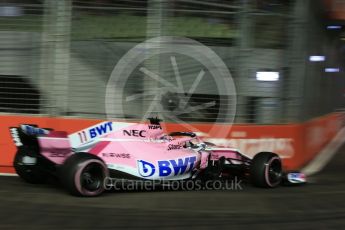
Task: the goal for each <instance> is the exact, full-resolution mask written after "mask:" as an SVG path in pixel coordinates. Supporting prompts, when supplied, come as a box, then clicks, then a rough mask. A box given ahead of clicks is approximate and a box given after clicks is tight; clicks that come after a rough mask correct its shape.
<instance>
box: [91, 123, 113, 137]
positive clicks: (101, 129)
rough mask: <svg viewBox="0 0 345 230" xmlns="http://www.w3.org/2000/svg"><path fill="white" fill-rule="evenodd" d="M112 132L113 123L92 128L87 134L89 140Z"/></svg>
mask: <svg viewBox="0 0 345 230" xmlns="http://www.w3.org/2000/svg"><path fill="white" fill-rule="evenodd" d="M111 131H113V122H111V121H110V122H107V123H105V124H101V125H99V126H97V127H95V128H92V129H90V130H89V134H90V137H91V138H94V137H97V136H101V135H103V134H106V133H108V132H111Z"/></svg>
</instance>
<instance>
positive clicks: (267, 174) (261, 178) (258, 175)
mask: <svg viewBox="0 0 345 230" xmlns="http://www.w3.org/2000/svg"><path fill="white" fill-rule="evenodd" d="M282 174H283V173H282V162H281V159H280V157H279V156H278V155H277V154H275V153H270V152H261V153H258V154H256V155H255V156H254V158H253V160H252V163H251V167H250V177H251V181H252V183H253V184H254V185H255V186H258V187H264V188H274V187H277V186H278V185H279V184H280V183H281V181H282Z"/></svg>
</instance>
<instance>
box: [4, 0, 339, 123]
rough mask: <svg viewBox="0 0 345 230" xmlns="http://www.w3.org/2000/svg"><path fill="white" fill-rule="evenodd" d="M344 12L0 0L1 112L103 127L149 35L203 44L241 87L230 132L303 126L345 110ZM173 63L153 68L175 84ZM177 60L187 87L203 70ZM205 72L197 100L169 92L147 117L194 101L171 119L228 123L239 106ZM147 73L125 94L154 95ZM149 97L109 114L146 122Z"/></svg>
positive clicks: (222, 0) (244, 3)
mask: <svg viewBox="0 0 345 230" xmlns="http://www.w3.org/2000/svg"><path fill="white" fill-rule="evenodd" d="M344 5H345V4H344V1H339V0H337V1H336V0H334V1H326V0H313V1H311V0H205V1H196V0H170V1H167V0H126V1H125V0H123V1H122V0H93V1H91V0H89V1H88V0H73V1H72V0H59V1H55V0H0V87H1V90H0V112H3V113H19V114H44V115H52V116H77V117H85V118H100V119H104V118H106V114H105V89H106V85H107V83H108V80H109V77H110V76H111V73H112V71H113V69H114V66H115V65H116V63H117V62H118V61H119V60H120V59H121V57H122V56H123V55H124V54H126V53H127V52H128V51H129V50H130V49H131V48H132V47H134V46H135V45H137V44H139V43H141V42H143V41H145V40H147V39H149V38H153V37H157V36H181V37H187V38H191V39H194V40H196V41H198V42H200V43H202V44H203V45H206V46H208V47H209V48H211V49H212V50H213V51H214V52H215V53H216V54H217V55H218V56H219V57H220V58H221V59H222V60H223V62H224V63H225V64H226V65H227V67H228V69H229V71H230V72H231V75H232V78H233V80H234V83H235V86H236V94H237V98H236V99H237V106H236V108H237V111H236V117H235V123H255V124H281V123H296V122H302V121H305V120H308V119H310V118H313V117H317V116H321V115H323V114H328V113H330V112H334V111H336V110H339V109H341V108H342V107H344V95H345V78H344V67H345V66H344V58H345V30H344V26H343V25H345V23H344V22H345V9H344V8H345V7H344ZM342 10H344V11H342ZM170 61H171V60H169V57H164V56H160V57H159V58H155V59H154V60H151V61H147V62H146V65H151V67H152V66H154V70H152V71H153V72H155V73H156V74H158V75H159V76H160V77H161V78H164V79H166V80H167V81H169V82H171V83H173V84H175V83H174V81H175V78H174V77H173V76H174V70H173V68H172V67H171V62H170ZM176 62H177V66H178V69H179V74H180V76H181V78H182V82H183V85H184V87H185V89H190V88H191V87H192V85H193V82H195V79H196V77H197V74H198V72H199V71H200V68H201V67H202V66H200V63H198V62H196V61H195V60H191V59H190V58H189V57H186V56H183V55H180V56H176ZM147 63H148V64H147ZM207 74H208V73H206V74H205V77H204V78H203V79H202V81H200V82H199V84H198V85H197V86H196V87H195V90H194V91H193V93H192V94H190V95H188V90H186V92H185V93H184V94H182V95H181V92H173V91H168V92H167V93H166V94H164V95H162V97H160V98H159V99H155V100H159V104H160V105H161V107H160V109H157V108H156V110H153V111H152V112H153V113H163V112H165V113H172V114H174V112H176V111H179V110H181V107H180V101H181V98H183V97H188V98H190V99H189V100H188V105H189V106H190V107H191V108H193V109H191V110H189V112H188V113H185V114H183V113H182V114H181V112H176V113H175V114H174V115H175V117H177V118H178V119H180V120H184V121H186V122H190V121H198V122H212V121H218V122H219V121H220V122H222V119H219V114H222V110H221V109H222V107H224V106H226V105H227V104H229V103H233V102H232V101H229V100H226V101H222V95H221V93H220V92H219V91H218V90H217V87H216V85H215V80H214V78H212V77H211V76H208V77H207ZM139 75H141V76H139ZM142 75H143V73H140V71H136V72H134V73H133V74H132V75H131V76H128V77H127V76H126V77H124V79H123V81H125V82H126V83H125V85H124V91H123V93H124V94H125V95H127V96H130V95H146V94H147V92H150V91H152V86H154V85H155V84H156V83H149V84H146V83H145V81H149V80H150V79H149V78H148V77H146V78H145V77H143V76H142ZM220 80H221V81H227V79H220ZM151 81H152V79H151ZM148 85H149V86H148ZM150 100H151V101H152V100H153V99H152V98H150V97H146V96H142V97H136V99H135V100H127V101H123V102H117V103H122V105H126V108H125V109H124V110H123V113H121V114H113V116H114V117H115V118H126V119H140V118H142V116H143V114H146V112H147V111H146V110H145V108H146V107H147V101H150ZM187 111H188V110H187ZM167 119H168V120H169V118H167ZM170 120H171V119H170ZM173 120H174V119H173ZM223 121H224V122H226V120H223Z"/></svg>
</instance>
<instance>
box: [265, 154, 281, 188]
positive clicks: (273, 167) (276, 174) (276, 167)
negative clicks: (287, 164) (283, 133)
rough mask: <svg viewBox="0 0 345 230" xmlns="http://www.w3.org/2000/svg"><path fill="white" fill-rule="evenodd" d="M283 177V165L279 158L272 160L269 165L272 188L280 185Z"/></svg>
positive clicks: (269, 178)
mask: <svg viewBox="0 0 345 230" xmlns="http://www.w3.org/2000/svg"><path fill="white" fill-rule="evenodd" d="M281 177H282V164H281V161H280V159H279V158H278V157H275V158H272V159H271V161H270V162H269V164H268V180H269V181H268V182H269V184H270V185H271V186H275V185H277V184H279V183H280V181H281Z"/></svg>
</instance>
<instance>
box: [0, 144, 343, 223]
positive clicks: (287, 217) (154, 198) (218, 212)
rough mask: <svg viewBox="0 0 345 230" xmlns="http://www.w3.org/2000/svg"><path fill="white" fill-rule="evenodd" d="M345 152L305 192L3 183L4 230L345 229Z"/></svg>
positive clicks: (0, 217)
mask: <svg viewBox="0 0 345 230" xmlns="http://www.w3.org/2000/svg"><path fill="white" fill-rule="evenodd" d="M344 168H345V146H342V148H341V149H340V151H339V152H338V154H337V155H335V158H334V159H333V160H332V161H331V162H330V163H329V164H328V166H327V167H326V168H325V170H323V171H322V172H320V173H318V174H317V175H315V176H313V177H310V178H309V179H310V183H309V184H307V185H305V186H299V187H279V188H276V189H259V188H254V187H251V186H249V185H247V186H243V190H237V191H234V190H217V191H161V190H158V191H154V192H152V191H151V192H148V191H136V192H109V193H106V194H105V195H104V196H101V197H97V198H80V197H73V196H70V195H68V194H66V192H65V191H64V190H63V189H62V188H60V187H59V186H58V185H56V184H54V183H52V184H48V185H31V184H26V183H24V182H22V181H21V180H20V178H18V177H0V183H1V184H0V229H104V228H106V229H134V228H140V229H254V228H255V229H345V177H344V170H345V169H344Z"/></svg>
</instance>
